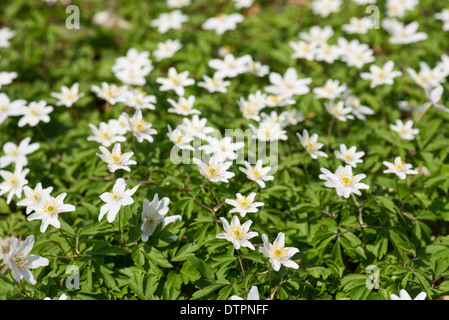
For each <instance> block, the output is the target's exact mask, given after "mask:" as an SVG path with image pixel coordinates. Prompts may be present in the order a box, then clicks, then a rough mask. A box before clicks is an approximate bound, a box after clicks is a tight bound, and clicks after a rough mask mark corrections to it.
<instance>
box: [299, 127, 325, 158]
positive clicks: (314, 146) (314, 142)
mask: <svg viewBox="0 0 449 320" xmlns="http://www.w3.org/2000/svg"><path fill="white" fill-rule="evenodd" d="M296 136H297V137H298V139H299V141H300V142H301V145H302V146H303V147H304V148H305V149H306V151H307V152H308V153H309V154H310V156H311V157H312V159H317V158H318V157H324V158H327V154H326V153H325V152H323V151H319V150H320V149H321V148H322V147H323V146H324V144H322V143H319V142H318V135H317V134H316V133H314V134H312V135H311V136H310V137H309V132H308V131H307V130H306V129H304V130H303V131H302V135H301V134H300V133H299V132H297V133H296Z"/></svg>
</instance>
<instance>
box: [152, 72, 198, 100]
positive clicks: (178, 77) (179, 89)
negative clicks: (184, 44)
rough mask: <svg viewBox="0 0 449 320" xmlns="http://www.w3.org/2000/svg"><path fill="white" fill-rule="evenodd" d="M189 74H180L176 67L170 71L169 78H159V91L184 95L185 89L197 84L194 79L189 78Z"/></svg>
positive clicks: (157, 80)
mask: <svg viewBox="0 0 449 320" xmlns="http://www.w3.org/2000/svg"><path fill="white" fill-rule="evenodd" d="M188 76H189V72H188V71H184V72H181V73H178V72H177V71H176V69H175V68H174V67H171V68H170V69H168V78H162V77H159V78H157V79H156V82H157V83H159V84H161V86H160V88H159V90H161V91H168V90H174V91H175V93H176V94H177V95H178V96H183V95H184V87H186V86H190V85H192V84H194V83H195V81H194V80H193V79H190V78H188Z"/></svg>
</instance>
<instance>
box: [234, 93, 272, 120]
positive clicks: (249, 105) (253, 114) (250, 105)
mask: <svg viewBox="0 0 449 320" xmlns="http://www.w3.org/2000/svg"><path fill="white" fill-rule="evenodd" d="M237 104H238V106H239V109H240V112H242V116H243V118H245V119H248V120H250V119H252V120H255V121H260V116H259V111H260V110H261V109H263V108H264V107H265V103H261V102H259V101H254V100H253V101H251V100H249V101H248V100H245V99H244V98H243V97H241V98H240V99H239V100H238V101H237Z"/></svg>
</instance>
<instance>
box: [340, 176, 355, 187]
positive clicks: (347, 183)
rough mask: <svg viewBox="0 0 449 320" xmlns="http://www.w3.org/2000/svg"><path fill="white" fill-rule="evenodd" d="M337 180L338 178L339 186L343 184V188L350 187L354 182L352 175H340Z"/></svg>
mask: <svg viewBox="0 0 449 320" xmlns="http://www.w3.org/2000/svg"><path fill="white" fill-rule="evenodd" d="M338 178H339V180H340V182H341V184H343V185H345V186H350V185H352V183H353V181H354V175H353V174H352V173H340V174H339V177H338Z"/></svg>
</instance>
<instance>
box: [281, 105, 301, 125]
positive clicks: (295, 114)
mask: <svg viewBox="0 0 449 320" xmlns="http://www.w3.org/2000/svg"><path fill="white" fill-rule="evenodd" d="M279 118H280V119H281V123H283V126H284V127H285V126H287V125H289V124H291V125H296V124H298V123H299V122H302V121H304V119H305V118H304V116H303V114H302V113H301V112H299V111H298V110H296V109H291V110H285V111H282V113H281V114H280V115H279Z"/></svg>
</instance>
